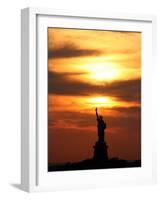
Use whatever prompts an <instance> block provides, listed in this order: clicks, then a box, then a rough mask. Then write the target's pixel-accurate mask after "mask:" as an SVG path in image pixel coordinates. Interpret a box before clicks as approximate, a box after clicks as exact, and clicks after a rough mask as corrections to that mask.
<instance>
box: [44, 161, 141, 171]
mask: <svg viewBox="0 0 161 200" xmlns="http://www.w3.org/2000/svg"><path fill="white" fill-rule="evenodd" d="M129 167H141V160H133V161H129V160H121V159H117V158H112V159H109V160H106V161H103V162H102V161H96V160H94V159H88V160H83V161H80V162H76V163H65V164H59V165H54V164H49V165H48V171H49V172H51V171H70V170H87V169H107V168H129Z"/></svg>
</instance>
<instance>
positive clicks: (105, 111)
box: [48, 28, 141, 163]
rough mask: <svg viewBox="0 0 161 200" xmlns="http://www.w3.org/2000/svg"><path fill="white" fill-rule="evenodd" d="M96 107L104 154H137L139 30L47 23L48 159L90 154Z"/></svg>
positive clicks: (127, 156)
mask: <svg viewBox="0 0 161 200" xmlns="http://www.w3.org/2000/svg"><path fill="white" fill-rule="evenodd" d="M95 107H98V112H99V113H100V114H101V115H103V117H104V120H105V121H106V123H107V129H106V134H105V139H106V142H107V143H108V145H109V149H108V153H109V157H119V158H122V159H140V158H141V152H140V151H141V139H140V138H141V121H140V120H141V33H135V32H114V31H96V30H76V29H59V28H48V161H49V163H59V162H73V161H79V160H83V159H87V158H90V157H92V156H93V145H94V144H95V142H96V140H97V123H96V117H95Z"/></svg>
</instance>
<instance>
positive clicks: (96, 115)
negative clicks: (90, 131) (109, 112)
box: [96, 108, 98, 120]
mask: <svg viewBox="0 0 161 200" xmlns="http://www.w3.org/2000/svg"><path fill="white" fill-rule="evenodd" d="M96 117H97V120H98V113H97V108H96Z"/></svg>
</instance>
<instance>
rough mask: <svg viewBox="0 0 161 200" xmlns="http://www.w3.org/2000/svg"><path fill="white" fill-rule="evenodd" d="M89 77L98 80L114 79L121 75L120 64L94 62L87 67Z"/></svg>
mask: <svg viewBox="0 0 161 200" xmlns="http://www.w3.org/2000/svg"><path fill="white" fill-rule="evenodd" d="M87 70H88V77H89V79H91V80H93V81H97V82H106V81H112V80H114V79H116V78H118V77H119V75H120V74H119V70H118V66H116V64H114V63H110V62H108V63H104V62H103V63H94V64H90V65H89V66H88V67H87Z"/></svg>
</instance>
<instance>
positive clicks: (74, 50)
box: [48, 43, 101, 58]
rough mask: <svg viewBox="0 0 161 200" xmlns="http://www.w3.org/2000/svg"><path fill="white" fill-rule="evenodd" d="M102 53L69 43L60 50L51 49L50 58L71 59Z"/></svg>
mask: <svg viewBox="0 0 161 200" xmlns="http://www.w3.org/2000/svg"><path fill="white" fill-rule="evenodd" d="M100 53H101V52H100V51H98V50H96V49H84V48H79V47H77V46H76V45H74V44H73V43H67V44H65V45H64V46H61V47H59V48H53V49H49V51H48V58H71V57H82V56H91V55H98V54H100Z"/></svg>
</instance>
